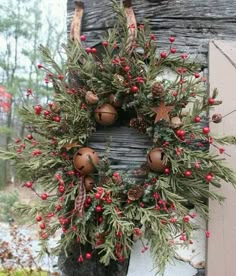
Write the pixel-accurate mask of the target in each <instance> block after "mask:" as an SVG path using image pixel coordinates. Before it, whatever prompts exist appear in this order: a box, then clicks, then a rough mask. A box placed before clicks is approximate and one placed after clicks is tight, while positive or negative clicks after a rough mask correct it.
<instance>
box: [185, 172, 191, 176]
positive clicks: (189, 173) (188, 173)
mask: <svg viewBox="0 0 236 276" xmlns="http://www.w3.org/2000/svg"><path fill="white" fill-rule="evenodd" d="M184 176H186V177H190V176H192V172H191V171H185V172H184Z"/></svg>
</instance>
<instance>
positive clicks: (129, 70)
mask: <svg viewBox="0 0 236 276" xmlns="http://www.w3.org/2000/svg"><path fill="white" fill-rule="evenodd" d="M114 10H115V12H116V14H117V24H116V25H115V27H114V28H113V29H111V30H109V33H108V36H107V37H106V39H104V40H103V41H102V43H101V45H102V52H98V50H97V48H88V47H86V42H81V43H77V42H73V41H71V42H69V43H68V45H66V46H64V51H65V53H66V59H65V62H64V64H63V66H62V67H61V66H59V65H58V64H57V63H56V62H55V61H54V60H53V58H52V57H51V53H50V50H49V49H47V48H44V47H43V46H41V48H40V50H41V52H42V56H43V59H44V62H43V65H39V66H38V67H39V68H40V69H41V70H44V71H45V72H46V74H47V78H48V79H49V80H50V83H51V85H52V87H53V89H54V95H53V96H52V98H51V100H50V101H49V102H47V103H46V104H42V103H39V104H37V105H34V106H32V105H30V104H29V105H28V106H25V107H24V108H22V109H21V110H20V115H21V118H22V119H23V121H24V124H25V126H26V127H27V129H28V131H29V134H28V135H27V136H26V137H22V138H20V139H17V140H16V143H15V144H13V145H12V150H11V151H9V152H7V153H6V152H1V156H2V158H8V159H12V160H15V166H16V167H17V169H18V170H19V172H20V173H21V175H23V177H24V179H25V178H26V179H27V182H26V183H25V184H24V186H25V188H27V187H28V188H30V189H32V191H33V192H35V193H36V194H37V195H38V197H39V200H38V201H37V203H36V204H34V205H33V206H32V205H28V206H25V205H21V206H19V210H20V211H21V213H24V214H27V215H30V216H32V217H33V218H34V219H35V220H36V221H38V223H39V229H40V237H41V238H42V240H46V239H47V238H48V237H50V236H51V235H54V234H55V232H56V231H57V230H58V229H62V231H63V233H64V235H63V237H62V238H61V240H60V242H59V244H58V247H57V248H55V252H61V251H62V250H65V251H66V250H67V248H68V247H70V245H71V243H73V242H78V243H81V244H85V243H90V244H91V245H92V247H93V248H94V250H96V251H98V252H99V255H100V261H101V262H102V263H103V264H104V265H108V264H109V262H110V260H111V259H114V260H118V261H123V260H124V259H125V258H129V256H130V253H131V251H132V247H133V244H134V240H136V239H142V240H143V242H144V243H145V244H144V249H143V250H144V251H145V250H147V249H148V248H150V250H151V252H152V255H153V257H154V263H155V264H157V266H158V268H159V270H160V271H161V272H163V271H164V268H165V265H166V263H167V262H168V261H170V259H171V258H173V257H174V256H175V250H176V248H177V247H178V246H180V245H183V246H186V245H188V244H189V243H191V242H192V241H191V234H192V232H193V230H194V228H195V226H196V225H195V224H194V221H193V217H194V216H195V214H193V213H191V212H190V206H194V208H195V210H196V211H197V212H198V214H200V215H202V216H205V217H207V215H208V206H207V200H208V199H213V200H218V201H221V200H223V197H222V196H221V195H220V194H219V193H217V191H216V189H215V187H216V188H219V187H220V186H221V184H222V183H225V182H228V183H232V184H233V185H235V183H236V180H235V175H234V173H233V171H232V170H231V169H230V168H228V167H227V164H225V162H224V159H225V158H224V154H227V153H225V152H224V149H223V148H222V146H221V144H230V143H233V144H235V139H234V137H223V138H216V139H214V138H213V134H212V133H211V129H210V126H209V123H210V124H213V123H219V122H220V121H221V120H222V116H221V115H220V114H214V115H213V117H212V118H209V110H210V109H211V108H214V106H216V105H218V104H221V101H219V100H218V99H217V94H218V93H217V90H216V89H215V90H214V91H213V93H212V95H210V96H209V95H208V92H207V85H206V79H205V78H204V77H203V76H202V74H201V73H199V69H200V66H199V65H198V64H196V63H193V62H191V60H190V59H189V58H188V56H187V55H186V54H181V55H179V54H178V53H176V48H175V46H174V40H175V39H174V38H173V37H171V38H169V40H170V47H169V49H168V50H167V51H163V52H161V53H160V52H158V40H157V41H156V38H155V36H154V35H152V33H151V32H150V30H149V28H148V26H147V25H143V24H140V25H139V26H138V28H137V39H136V40H135V41H132V45H130V42H129V29H130V28H134V26H128V27H127V22H126V17H125V16H124V10H123V7H120V6H119V5H118V4H117V3H116V2H114ZM84 39H85V37H83V40H84ZM128 43H129V44H128ZM130 47H132V51H130ZM42 100H44V99H42ZM29 102H30V103H31V102H32V101H31V100H29ZM130 114H132V116H130ZM120 118H121V119H120ZM122 125H126V126H128V127H132V128H135V129H136V130H137V133H138V132H141V133H143V135H145V136H147V137H149V140H150V142H151V144H152V145H151V147H150V148H149V149H148V151H147V153H146V159H147V162H146V163H145V164H144V166H142V167H141V168H137V170H135V171H133V172H130V170H129V171H124V170H122V171H114V170H113V169H112V166H111V165H112V164H111V163H110V161H109V145H108V147H107V151H106V152H104V154H103V156H100V157H99V158H98V156H97V153H96V149H91V148H90V146H89V141H90V137H91V136H92V135H96V130H97V129H99V130H100V131H102V129H106V128H110V127H111V126H112V127H117V128H119V127H121V126H122ZM105 138H106V137H104V139H105ZM133 140H134V141H135V137H133ZM209 146H210V147H214V148H215V149H216V150H215V151H214V152H213V151H209ZM131 150H132V148H131ZM132 173H133V175H132ZM137 174H139V176H140V175H141V176H142V177H140V178H137ZM134 175H135V177H134ZM222 181H223V182H222ZM223 185H225V184H223ZM212 187H214V189H213V188H212ZM91 254H92V252H91ZM82 257H84V256H82ZM78 258H79V261H81V262H82V261H83V258H81V256H80V254H78Z"/></svg>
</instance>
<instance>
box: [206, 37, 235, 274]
mask: <svg viewBox="0 0 236 276" xmlns="http://www.w3.org/2000/svg"><path fill="white" fill-rule="evenodd" d="M209 82H210V92H212V90H213V89H214V88H217V89H218V90H219V92H220V98H221V99H222V100H223V104H222V105H219V106H216V107H215V108H214V110H213V111H211V114H210V115H211V116H212V115H213V114H214V113H220V114H222V115H226V114H227V113H229V112H230V111H233V110H235V109H236V93H235V87H236V42H229V41H212V42H210V48H209ZM210 128H211V131H212V132H213V133H216V134H218V136H227V135H235V134H236V113H232V114H231V115H229V116H228V117H227V118H225V119H223V121H222V123H219V124H214V123H211V125H210ZM224 148H225V149H226V152H227V153H228V154H229V155H230V156H231V157H229V156H227V155H223V156H222V157H224V158H225V159H226V162H227V163H228V165H229V166H231V167H232V168H233V169H234V170H236V146H227V147H224ZM214 150H215V149H214V148H213V147H212V148H211V151H214ZM219 192H220V193H221V194H222V195H223V196H225V197H226V200H225V201H224V202H223V204H222V205H219V204H218V203H217V202H215V201H211V200H210V202H209V208H210V220H209V227H208V228H209V230H210V232H211V238H210V239H209V240H208V248H207V276H235V275H236V266H235V252H236V238H235V236H236V220H235V210H236V190H235V189H234V188H233V187H232V185H230V184H227V183H222V188H221V189H220V191H219Z"/></svg>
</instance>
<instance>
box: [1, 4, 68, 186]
mask: <svg viewBox="0 0 236 276" xmlns="http://www.w3.org/2000/svg"><path fill="white" fill-rule="evenodd" d="M63 2H65V1H57V3H53V1H37V0H10V1H1V4H0V146H1V147H2V148H5V149H7V148H8V144H9V143H11V142H14V139H17V138H18V137H24V136H25V135H27V134H29V133H27V129H25V126H24V124H22V123H21V121H20V119H19V116H18V113H17V110H18V109H19V107H21V106H22V105H23V104H24V103H26V102H27V101H32V104H38V103H41V102H42V101H48V100H49V98H50V93H52V90H51V87H50V83H48V79H47V76H46V75H45V73H43V72H41V71H40V70H38V68H37V66H38V64H40V53H39V51H38V48H39V46H40V44H43V45H44V46H46V47H47V46H49V47H50V50H51V51H52V53H53V56H54V58H55V59H58V61H60V54H58V53H60V45H61V44H62V43H63V42H64V41H65V40H66V23H65V21H66V6H65V3H63ZM63 5H64V6H63ZM63 8H64V9H63ZM31 94H32V95H31ZM27 95H28V96H27ZM15 177H16V176H15V173H14V168H11V167H10V165H9V163H8V162H7V161H2V160H1V161H0V188H1V187H4V186H5V185H6V184H7V183H12V182H15Z"/></svg>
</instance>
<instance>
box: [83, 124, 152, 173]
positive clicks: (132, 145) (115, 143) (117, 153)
mask: <svg viewBox="0 0 236 276" xmlns="http://www.w3.org/2000/svg"><path fill="white" fill-rule="evenodd" d="M88 145H89V146H90V147H92V148H93V149H95V150H96V151H97V153H98V155H99V156H100V158H102V157H103V156H104V154H105V149H106V148H107V147H108V148H109V154H108V158H109V161H110V162H111V168H113V169H115V170H131V169H138V168H139V167H140V166H141V165H143V164H144V163H145V162H146V156H147V150H148V149H149V148H150V146H151V145H152V142H151V139H150V138H149V137H148V136H146V135H144V134H142V133H139V132H138V131H137V130H135V129H132V128H129V127H125V126H124V127H120V126H119V127H115V126H114V127H109V128H104V129H98V130H97V132H96V133H94V134H93V135H92V137H91V138H90V139H89V141H88Z"/></svg>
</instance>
